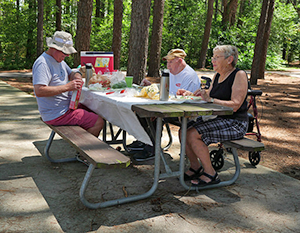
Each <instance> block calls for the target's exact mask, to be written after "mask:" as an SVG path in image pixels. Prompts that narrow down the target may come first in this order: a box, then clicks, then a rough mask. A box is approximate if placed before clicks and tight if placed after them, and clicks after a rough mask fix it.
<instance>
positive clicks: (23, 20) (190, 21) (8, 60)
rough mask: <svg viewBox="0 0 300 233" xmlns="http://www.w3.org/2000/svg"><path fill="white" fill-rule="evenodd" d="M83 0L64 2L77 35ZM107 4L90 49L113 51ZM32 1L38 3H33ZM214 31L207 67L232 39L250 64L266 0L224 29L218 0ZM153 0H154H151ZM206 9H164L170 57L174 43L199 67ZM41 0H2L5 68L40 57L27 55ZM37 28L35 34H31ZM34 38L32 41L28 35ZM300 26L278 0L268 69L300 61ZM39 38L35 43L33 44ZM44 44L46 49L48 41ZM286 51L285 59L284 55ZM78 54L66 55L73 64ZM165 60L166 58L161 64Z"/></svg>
mask: <svg viewBox="0 0 300 233" xmlns="http://www.w3.org/2000/svg"><path fill="white" fill-rule="evenodd" d="M77 2H78V0H70V1H62V30H64V31H68V32H70V33H71V34H72V35H73V38H74V36H75V35H76V21H77ZM102 2H103V3H104V8H103V9H102V10H103V13H104V17H103V18H96V17H95V9H96V6H95V0H94V13H93V17H92V32H91V43H90V50H92V51H111V50H112V49H111V46H112V36H113V17H114V15H113V4H114V1H113V0H105V1H102ZM131 2H132V1H131V0H124V1H123V4H124V12H123V27H122V48H121V61H120V65H121V68H122V69H126V66H127V60H128V47H129V45H128V42H129V37H130V24H131V22H130V20H131ZM29 3H35V4H34V5H33V8H30V7H29V6H30V5H29ZM55 4H56V1H55V0H48V1H44V32H43V33H44V39H45V40H44V41H45V42H46V37H49V36H52V35H53V33H54V32H55V31H56V28H55V20H56V19H55V13H56V11H57V8H56V7H55ZM214 4H215V9H216V8H218V9H219V10H218V12H217V14H216V12H214V16H213V22H212V28H211V35H210V38H209V45H208V51H207V61H206V66H207V68H211V61H210V57H211V56H212V55H213V48H214V47H215V46H216V45H219V44H232V45H235V46H237V47H238V49H239V61H238V66H239V67H240V68H242V69H251V65H252V59H253V54H254V48H255V42H256V33H257V27H258V23H259V18H260V13H261V4H262V3H261V1H260V0H253V1H247V2H246V4H245V6H244V7H243V9H242V12H240V8H239V7H238V12H237V15H236V22H235V24H234V25H232V26H229V27H228V28H227V29H226V30H222V28H223V27H222V15H221V11H220V9H221V10H222V8H221V1H218V4H219V5H218V6H217V5H216V4H217V3H216V2H215V3H214ZM152 5H153V0H152ZM206 14H207V1H204V0H202V1H199V0H184V1H181V0H166V2H165V11H164V25H163V41H162V48H161V55H162V56H165V55H166V54H167V53H168V51H169V50H170V49H172V48H182V49H184V50H185V51H186V53H187V58H186V60H187V63H188V64H190V65H191V66H192V67H196V65H197V63H198V59H199V54H200V49H201V43H202V37H203V33H204V27H205V21H206ZM36 26H37V4H36V1H35V0H26V1H20V6H19V8H17V6H16V3H15V1H13V0H2V1H1V2H0V69H22V68H31V65H32V63H33V61H34V60H35V58H36V57H35V56H33V57H30V58H29V59H26V55H27V53H28V52H30V54H36V46H35V45H36V33H37V31H36V30H37V29H36ZM151 27H152V17H151V18H150V33H149V45H150V44H151V30H152V28H151ZM30 30H32V33H33V34H32V35H30V34H29V32H30ZM29 39H31V40H29ZM299 41H300V28H299V19H298V15H297V12H296V10H295V9H294V7H293V5H292V4H290V3H289V4H287V3H282V2H279V1H276V3H275V11H274V17H273V21H272V28H271V34H270V40H269V46H268V54H267V60H266V68H267V69H274V68H279V67H280V66H282V65H283V64H284V63H287V62H290V61H293V60H299V54H300V42H299ZM30 42H31V43H34V44H33V45H32V44H30ZM44 49H45V50H46V49H47V46H46V43H44ZM283 51H285V52H286V57H285V61H284V60H283V59H282V56H283ZM73 60H74V58H73V56H70V57H68V58H66V62H67V63H68V64H69V65H70V66H72V65H73ZM165 65H166V64H165V63H163V62H162V66H165Z"/></svg>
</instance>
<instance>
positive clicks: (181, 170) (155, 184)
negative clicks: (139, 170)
mask: <svg viewBox="0 0 300 233" xmlns="http://www.w3.org/2000/svg"><path fill="white" fill-rule="evenodd" d="M146 106H147V105H139V106H133V110H134V111H135V112H136V114H141V116H142V117H143V113H141V112H139V110H138V109H141V108H143V107H144V108H147V107H146ZM148 106H149V105H148ZM173 106H174V105H173ZM177 106H178V105H177ZM195 107H196V106H195ZM213 107H216V105H210V106H209V105H207V109H208V110H207V111H204V112H203V115H210V114H213V113H214V114H218V113H219V114H222V113H220V112H218V110H216V111H214V110H213ZM181 108H182V109H183V110H180V111H179V112H177V116H178V117H182V123H181V142H182V143H181V148H180V164H179V170H178V171H172V170H171V169H170V168H169V166H168V165H167V163H166V161H165V160H164V157H163V152H162V148H161V135H162V126H163V123H162V122H163V118H164V117H168V114H166V115H165V114H163V113H161V112H156V111H152V112H151V110H150V111H149V113H150V114H152V113H153V116H154V117H157V125H156V133H155V138H156V140H155V160H154V164H155V166H154V175H153V185H152V187H151V188H150V189H149V190H148V191H147V192H145V193H143V194H139V195H134V196H129V197H124V198H119V199H115V200H109V201H105V202H99V203H90V202H89V201H88V200H87V199H86V198H85V192H86V190H87V187H88V183H89V181H90V178H91V176H92V173H93V171H94V169H95V166H94V165H92V164H91V165H89V168H88V170H87V172H86V175H85V177H84V180H83V182H82V185H81V188H80V193H79V195H80V200H81V201H82V203H83V204H84V205H85V206H87V207H88V208H91V209H97V208H103V207H108V206H114V205H119V204H124V203H129V202H133V201H138V200H142V199H145V198H148V197H150V196H151V195H152V194H153V193H154V192H155V191H156V189H157V187H158V183H159V180H160V179H164V178H169V177H179V180H180V183H181V185H182V186H183V187H184V188H185V189H188V190H200V189H207V188H219V187H223V186H227V185H230V184H233V183H234V182H235V181H236V180H237V178H238V176H239V174H240V165H239V159H238V154H237V151H236V149H235V148H232V152H233V157H234V163H235V174H234V175H233V177H232V178H231V179H230V180H228V181H222V182H221V183H219V184H215V185H210V186H208V187H201V188H197V187H191V186H188V185H187V184H186V183H185V181H184V169H185V143H186V133H187V119H188V117H190V116H193V115H194V116H196V115H197V114H199V111H197V110H195V111H194V112H193V111H192V112H191V110H189V111H185V110H184V105H181ZM211 108H212V109H211ZM174 109H175V110H176V109H177V108H176V107H175V106H174ZM218 109H219V108H218ZM177 110H178V109H177ZM222 111H224V108H223V110H222ZM222 111H221V112H222ZM225 111H226V114H232V109H230V108H225ZM144 117H145V116H144ZM224 146H225V147H226V143H224ZM161 158H162V160H163V161H164V165H165V170H166V172H165V173H160V161H161Z"/></svg>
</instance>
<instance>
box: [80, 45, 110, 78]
mask: <svg viewBox="0 0 300 233" xmlns="http://www.w3.org/2000/svg"><path fill="white" fill-rule="evenodd" d="M80 60H81V65H82V66H84V65H85V64H86V63H91V64H92V65H93V67H94V68H95V72H96V74H98V72H99V71H101V72H102V74H103V73H104V72H105V71H106V67H107V68H108V69H109V71H110V72H112V71H114V54H113V52H100V51H99V52H92V51H81V53H80Z"/></svg>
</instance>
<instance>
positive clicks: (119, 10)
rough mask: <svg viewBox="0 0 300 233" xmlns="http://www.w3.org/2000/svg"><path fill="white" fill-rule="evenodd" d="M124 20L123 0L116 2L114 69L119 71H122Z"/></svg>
mask: <svg viewBox="0 0 300 233" xmlns="http://www.w3.org/2000/svg"><path fill="white" fill-rule="evenodd" d="M122 19H123V0H115V1H114V25H113V42H112V51H113V53H114V68H115V69H117V70H119V69H120V58H121V45H122Z"/></svg>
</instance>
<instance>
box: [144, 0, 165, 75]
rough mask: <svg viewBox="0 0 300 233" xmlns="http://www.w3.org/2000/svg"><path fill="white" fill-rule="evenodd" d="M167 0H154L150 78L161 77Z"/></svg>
mask: <svg viewBox="0 0 300 233" xmlns="http://www.w3.org/2000/svg"><path fill="white" fill-rule="evenodd" d="M164 6H165V0H154V6H153V26H152V37H151V49H150V55H149V63H148V65H149V69H148V76H150V77H159V76H160V74H159V69H160V55H161V43H162V29H163V21H164Z"/></svg>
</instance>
